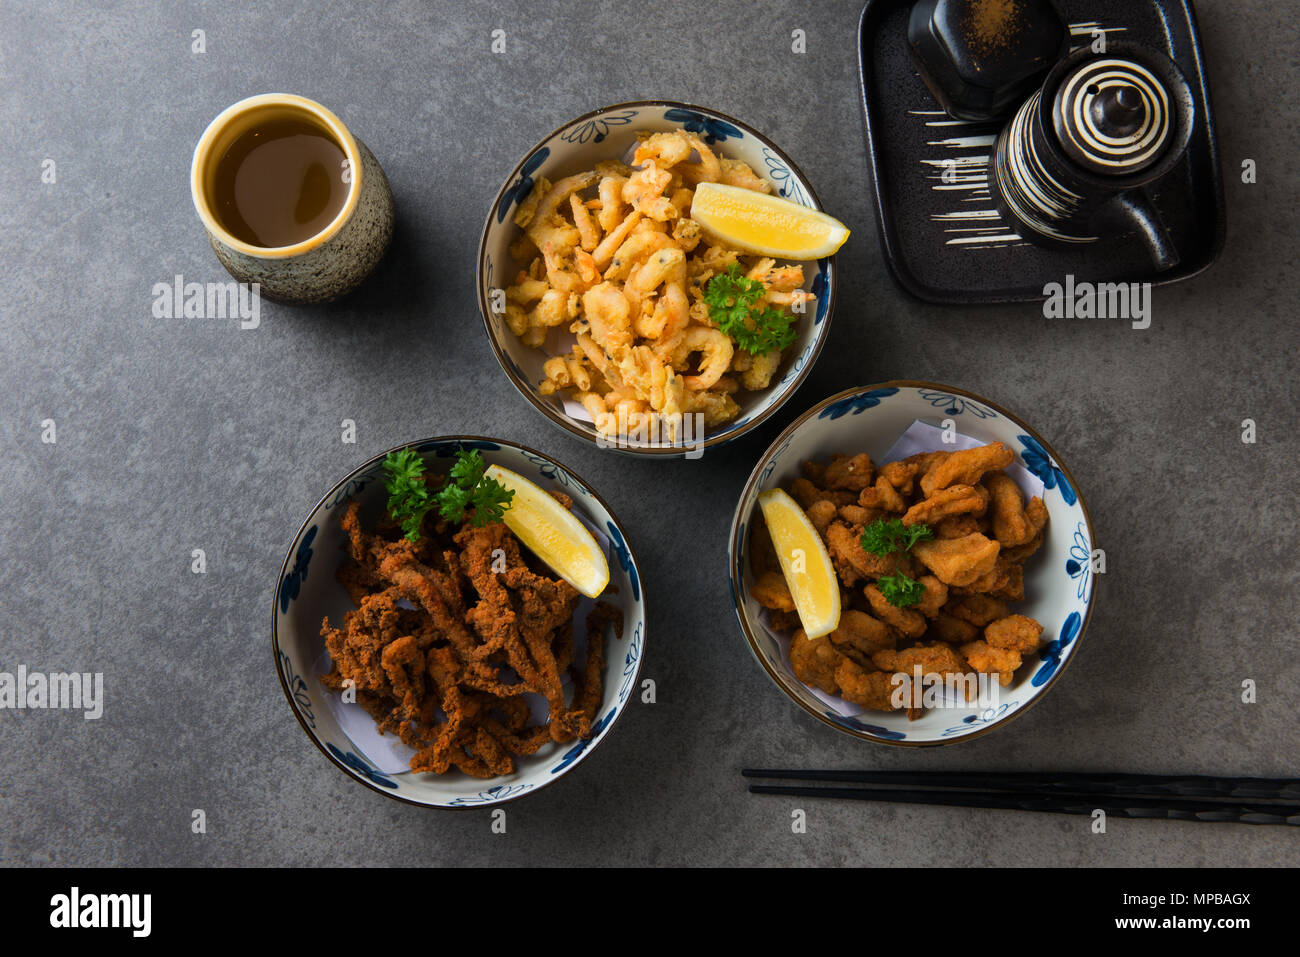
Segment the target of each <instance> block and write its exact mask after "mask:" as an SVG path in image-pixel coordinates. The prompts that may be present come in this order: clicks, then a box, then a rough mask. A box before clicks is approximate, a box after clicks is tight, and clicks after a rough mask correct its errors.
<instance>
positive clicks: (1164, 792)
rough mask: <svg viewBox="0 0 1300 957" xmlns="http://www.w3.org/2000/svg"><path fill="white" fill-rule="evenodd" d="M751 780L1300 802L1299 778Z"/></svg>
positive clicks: (852, 774) (749, 773)
mask: <svg viewBox="0 0 1300 957" xmlns="http://www.w3.org/2000/svg"><path fill="white" fill-rule="evenodd" d="M741 774H743V775H744V776H745V777H747V778H772V779H776V780H787V781H828V782H836V783H846V784H892V785H904V786H907V785H912V786H919V787H927V788H931V787H932V788H974V789H980V790H986V791H1015V792H1024V791H1030V792H1035V793H1040V792H1043V791H1047V792H1049V793H1058V794H1060V793H1069V794H1094V795H1115V796H1125V795H1127V796H1131V797H1142V796H1147V797H1173V798H1219V799H1228V798H1237V799H1247V800H1251V801H1300V780H1296V779H1294V778H1238V777H1210V776H1207V775H1194V774H1190V775H1189V774H1174V775H1167V774H1109V773H1088V772H1040V771H1020V772H989V771H959V772H953V771H804V770H766V769H762V768H745V769H744V770H743V771H741Z"/></svg>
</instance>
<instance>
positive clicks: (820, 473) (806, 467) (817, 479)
mask: <svg viewBox="0 0 1300 957" xmlns="http://www.w3.org/2000/svg"><path fill="white" fill-rule="evenodd" d="M799 469H800V471H802V472H803V477H804V478H806V479H807V480H808V481H809V482H811V483H812V484H813V485H825V484H826V466H825V465H823V464H822V463H821V462H814V461H812V460H808V461H806V462H802V463H800V465H799Z"/></svg>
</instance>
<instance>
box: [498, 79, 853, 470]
mask: <svg viewBox="0 0 1300 957" xmlns="http://www.w3.org/2000/svg"><path fill="white" fill-rule="evenodd" d="M706 187H708V188H716V190H720V191H723V192H725V191H727V190H732V191H735V190H740V191H742V193H741V195H742V196H744V195H749V194H750V193H754V194H762V195H763V196H770V197H773V198H777V199H782V200H788V201H789V202H791V203H794V204H798V205H799V206H801V207H804V208H806V209H810V210H820V204H819V202H818V199H817V195H816V193H815V192H814V191H813V188H812V185H811V184H810V183H809V182H808V181H807V179H806V178H805V177H804V175H803V174H802V173H801V172H800V170H799V168H798V167H797V166H795V164H794V162H793V161H792V160H791V159H790V158H789V157H788V156H787V155H786V154H785V153H784V152H783V151H782V150H781V149H780V148H779V147H777V146H776V144H774V143H772V142H771V141H770V140H768V139H766V138H765V137H764V136H762V135H761V134H760V133H758V132H757V131H756V130H754V129H753V128H752V127H750V126H747V125H746V124H744V123H742V122H740V121H739V120H736V119H733V118H731V117H729V116H726V115H725V114H722V113H718V112H717V111H715V110H710V109H706V108H703V107H698V106H693V105H690V104H686V103H675V102H670V101H638V102H629V103H619V104H616V105H613V106H608V107H604V108H602V109H599V110H595V111H593V112H591V113H588V114H586V115H584V116H580V117H578V118H576V119H573V120H571V121H569V122H567V123H565V124H564V125H563V126H561V127H560V128H558V129H556V130H554V131H553V132H552V133H550V134H548V135H547V136H546V137H544V138H543V139H542V140H541V141H540V142H539V143H537V145H536V146H534V147H533V148H532V149H530V150H529V151H528V152H527V153H526V154H525V155H524V157H523V158H522V159H521V160H520V161H519V162H518V164H517V165H516V166H515V167H514V169H513V170H512V171H511V173H510V175H509V176H508V177H507V178H506V181H505V183H504V184H503V185H502V187H501V190H500V191H499V192H498V194H497V196H496V198H495V200H494V201H493V203H492V206H491V208H490V210H489V211H488V215H487V221H486V223H485V225H484V228H483V234H482V240H481V242H480V245H479V255H478V271H477V285H478V294H479V306H480V310H481V312H482V316H483V321H484V323H485V326H486V330H487V334H488V339H489V341H490V342H491V345H492V349H493V351H494V352H495V354H496V356H497V359H498V360H499V361H500V363H501V367H502V369H504V370H505V373H506V375H507V376H508V377H509V379H510V381H511V382H512V383H513V384H514V386H515V387H516V388H517V389H518V390H519V391H520V393H521V394H522V395H523V396H524V397H525V398H526V399H527V400H528V401H529V402H530V403H531V404H532V405H533V406H534V407H535V408H536V409H537V410H538V411H540V412H541V413H542V414H543V415H544V416H545V417H546V418H547V419H549V420H550V421H551V422H552V423H554V424H555V425H557V426H559V427H560V428H561V429H563V430H565V431H566V432H568V433H569V434H571V435H574V436H577V437H579V438H581V439H583V440H585V441H590V442H593V443H595V444H596V445H598V446H600V447H602V448H610V449H615V450H617V451H622V452H626V453H629V454H632V455H642V456H660V457H680V456H683V455H688V454H689V455H692V456H693V455H696V454H699V453H701V452H702V451H703V450H704V449H705V448H709V447H713V446H716V445H719V444H722V443H725V442H728V441H731V440H733V439H736V438H738V437H739V436H741V435H743V434H745V433H746V432H748V431H749V430H750V429H752V428H754V427H755V426H757V425H759V424H760V423H761V422H763V421H764V420H766V419H767V418H768V417H769V416H771V415H772V414H774V413H775V412H776V411H777V410H778V409H779V408H780V407H781V405H782V404H784V402H785V401H786V400H787V399H788V398H789V397H790V396H791V395H792V394H793V393H794V391H795V390H796V389H797V388H798V387H799V385H800V383H801V382H802V381H803V379H804V378H805V377H806V376H807V374H808V372H809V371H810V370H811V368H812V365H813V363H814V362H815V361H816V359H817V356H818V354H819V353H820V351H821V348H822V345H823V343H824V342H825V339H826V335H827V331H828V329H829V326H830V317H831V314H832V311H833V304H834V298H835V281H834V280H835V265H834V256H833V254H832V255H826V256H824V257H822V258H819V259H815V258H808V259H806V260H805V261H785V260H782V259H780V258H778V257H776V256H769V255H762V254H757V253H753V252H748V251H746V250H744V249H740V248H736V246H735V245H733V244H730V243H729V242H728V241H726V240H724V239H721V238H719V237H718V236H717V235H713V234H711V233H709V231H708V230H707V229H705V228H704V227H702V225H701V223H700V222H698V221H697V220H696V219H693V218H692V214H693V212H695V211H696V209H697V206H696V204H695V202H694V201H695V197H696V194H697V193H700V192H702V191H704V192H707V191H708V190H707V189H706ZM733 195H734V192H733ZM696 215H698V213H696ZM846 235H847V234H846ZM814 255H815V254H814ZM738 304H739V306H738Z"/></svg>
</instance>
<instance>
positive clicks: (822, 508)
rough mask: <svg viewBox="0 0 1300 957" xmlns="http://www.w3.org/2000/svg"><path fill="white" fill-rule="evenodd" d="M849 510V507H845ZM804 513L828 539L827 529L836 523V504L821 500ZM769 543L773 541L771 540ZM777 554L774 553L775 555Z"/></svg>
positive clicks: (814, 526)
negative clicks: (832, 523)
mask: <svg viewBox="0 0 1300 957" xmlns="http://www.w3.org/2000/svg"><path fill="white" fill-rule="evenodd" d="M844 507H845V508H848V506H847V505H846V506H844ZM804 511H805V512H806V513H807V514H808V521H810V522H812V523H813V528H815V529H817V531H818V533H820V534H821V536H822V538H825V537H826V527H827V526H828V525H830V523H831V522H833V521H835V503H834V502H832V501H829V500H828V499H821V500H820V501H816V502H813V503H812V504H811V505H809V506H808V507H807V508H806V509H804ZM768 541H771V539H770V538H769V539H768ZM775 554H776V553H775V552H773V555H775Z"/></svg>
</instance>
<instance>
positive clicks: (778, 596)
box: [749, 572, 794, 611]
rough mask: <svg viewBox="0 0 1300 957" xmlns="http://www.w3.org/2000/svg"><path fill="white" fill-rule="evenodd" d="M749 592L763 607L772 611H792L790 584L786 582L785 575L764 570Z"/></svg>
mask: <svg viewBox="0 0 1300 957" xmlns="http://www.w3.org/2000/svg"><path fill="white" fill-rule="evenodd" d="M749 593H750V594H751V595H753V596H754V600H755V601H757V602H758V603H759V604H760V605H762V606H763V607H764V608H771V609H773V610H774V611H794V597H793V596H792V595H791V594H790V586H789V585H788V584H786V580H785V576H784V575H782V574H781V573H780V572H764V573H763V574H762V576H761V577H759V578H758V580H757V581H755V582H754V584H753V587H751V588H750V589H749Z"/></svg>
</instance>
